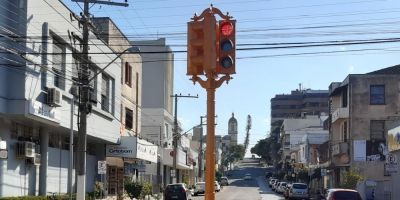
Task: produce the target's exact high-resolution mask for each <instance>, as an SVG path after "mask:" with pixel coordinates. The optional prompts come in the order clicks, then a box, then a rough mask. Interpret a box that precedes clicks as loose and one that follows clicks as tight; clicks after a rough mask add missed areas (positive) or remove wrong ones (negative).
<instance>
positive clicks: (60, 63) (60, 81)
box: [52, 39, 65, 90]
mask: <svg viewBox="0 0 400 200" xmlns="http://www.w3.org/2000/svg"><path fill="white" fill-rule="evenodd" d="M53 41H54V42H53V61H52V62H53V71H54V86H56V87H58V88H60V89H62V90H65V78H64V77H65V46H64V45H62V42H60V41H57V40H56V39H53Z"/></svg>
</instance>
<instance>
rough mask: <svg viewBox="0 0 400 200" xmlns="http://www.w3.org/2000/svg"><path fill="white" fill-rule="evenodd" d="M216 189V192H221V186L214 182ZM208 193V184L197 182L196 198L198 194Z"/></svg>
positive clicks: (195, 188)
mask: <svg viewBox="0 0 400 200" xmlns="http://www.w3.org/2000/svg"><path fill="white" fill-rule="evenodd" d="M214 189H215V191H216V192H219V191H221V186H220V185H219V183H218V182H217V181H215V182H214ZM205 191H206V183H205V182H197V183H196V185H195V187H194V192H193V193H194V194H193V195H194V196H197V195H198V194H204V193H205Z"/></svg>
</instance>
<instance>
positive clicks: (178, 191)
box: [164, 183, 192, 200]
mask: <svg viewBox="0 0 400 200" xmlns="http://www.w3.org/2000/svg"><path fill="white" fill-rule="evenodd" d="M169 199H178V200H189V199H192V195H191V192H190V190H189V189H188V188H187V186H186V184H185V183H175V184H168V185H167V187H165V190H164V200H169Z"/></svg>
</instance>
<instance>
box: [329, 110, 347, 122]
mask: <svg viewBox="0 0 400 200" xmlns="http://www.w3.org/2000/svg"><path fill="white" fill-rule="evenodd" d="M345 118H349V107H344V108H338V109H336V110H335V111H333V113H332V123H334V122H335V121H337V120H338V119H345Z"/></svg>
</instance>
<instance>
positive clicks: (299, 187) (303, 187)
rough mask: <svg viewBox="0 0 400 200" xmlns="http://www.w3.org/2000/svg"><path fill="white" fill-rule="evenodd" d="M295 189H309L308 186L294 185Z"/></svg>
mask: <svg viewBox="0 0 400 200" xmlns="http://www.w3.org/2000/svg"><path fill="white" fill-rule="evenodd" d="M293 188H294V189H307V185H306V184H293Z"/></svg>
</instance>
